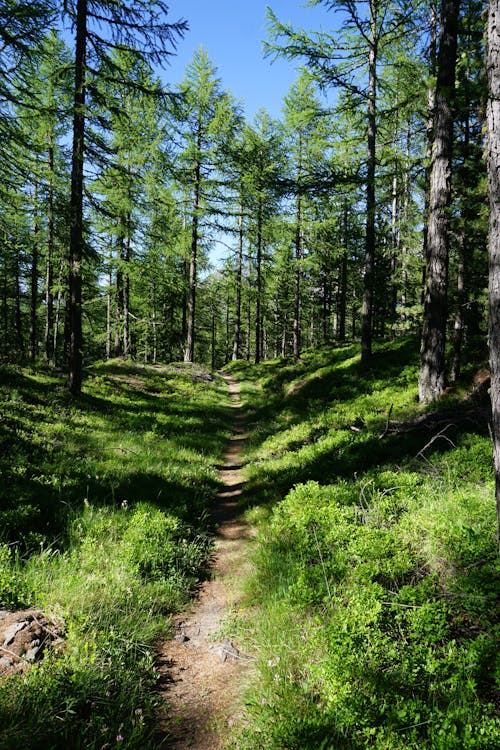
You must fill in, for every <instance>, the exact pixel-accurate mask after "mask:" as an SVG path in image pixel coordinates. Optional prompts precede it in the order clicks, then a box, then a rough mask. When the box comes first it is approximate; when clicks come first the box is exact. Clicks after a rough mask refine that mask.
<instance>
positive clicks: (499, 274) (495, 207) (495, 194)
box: [487, 0, 500, 549]
mask: <svg viewBox="0 0 500 750" xmlns="http://www.w3.org/2000/svg"><path fill="white" fill-rule="evenodd" d="M487 74H488V89H489V97H488V106H487V124H488V194H489V204H490V225H489V241H488V247H489V340H490V365H491V407H492V425H493V455H494V461H495V477H496V491H495V495H496V506H497V520H498V543H499V549H500V0H490V2H489V11H488V60H487Z"/></svg>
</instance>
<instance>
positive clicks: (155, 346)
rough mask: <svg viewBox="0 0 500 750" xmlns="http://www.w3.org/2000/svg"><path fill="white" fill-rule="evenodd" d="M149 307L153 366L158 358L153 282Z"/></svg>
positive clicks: (154, 285)
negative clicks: (151, 324) (150, 307)
mask: <svg viewBox="0 0 500 750" xmlns="http://www.w3.org/2000/svg"><path fill="white" fill-rule="evenodd" d="M151 306H152V310H151V311H152V323H153V326H152V327H153V364H154V365H155V364H156V362H157V358H158V333H157V330H156V325H157V323H156V284H155V283H154V282H153V289H152V300H151Z"/></svg>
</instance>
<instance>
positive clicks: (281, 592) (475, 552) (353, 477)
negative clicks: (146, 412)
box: [231, 341, 500, 750]
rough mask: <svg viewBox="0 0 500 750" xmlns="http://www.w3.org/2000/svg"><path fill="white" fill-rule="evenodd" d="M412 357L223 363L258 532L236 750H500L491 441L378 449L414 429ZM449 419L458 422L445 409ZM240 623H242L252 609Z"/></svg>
mask: <svg viewBox="0 0 500 750" xmlns="http://www.w3.org/2000/svg"><path fill="white" fill-rule="evenodd" d="M416 362H417V354H416V347H415V345H414V343H413V342H411V341H399V342H395V343H393V344H391V345H386V346H383V347H381V348H380V349H378V350H377V352H376V355H375V358H374V364H373V368H372V371H371V373H370V374H369V376H368V377H361V376H360V372H359V358H358V355H357V348H356V347H349V346H346V347H341V348H335V349H332V348H325V349H323V350H320V351H317V352H310V353H306V354H305V356H304V359H303V361H302V362H301V363H298V364H297V365H295V364H289V365H285V366H284V365H283V364H282V363H280V362H278V361H273V362H266V363H263V364H262V365H260V366H258V367H255V366H252V365H249V364H247V363H235V364H234V365H232V366H231V371H232V372H233V374H235V375H236V376H237V377H239V378H240V379H242V380H243V381H244V382H245V393H246V398H247V401H248V411H249V413H250V420H251V424H250V433H251V435H252V438H251V442H250V446H249V451H248V455H247V460H248V466H247V473H248V478H249V482H248V490H247V493H246V496H247V502H248V504H251V505H252V506H253V507H252V508H251V510H249V511H248V512H249V515H250V517H251V518H253V519H254V520H258V521H260V534H259V542H258V550H257V553H256V558H255V563H256V564H255V571H256V572H255V575H254V578H253V580H252V582H251V587H250V601H251V603H252V605H253V608H254V607H255V606H256V607H257V610H256V611H257V615H256V616H254V617H253V619H252V618H250V619H245V618H244V619H243V620H242V621H241V622H240V626H241V628H242V630H243V629H244V631H245V633H246V637H247V638H248V639H249V640H250V641H251V642H252V643H251V646H252V648H253V650H254V652H256V653H257V654H258V661H259V681H258V684H257V685H256V686H254V688H253V690H252V692H251V694H249V697H248V712H247V714H248V715H247V719H248V722H249V726H248V729H247V730H246V731H244V732H243V734H242V735H241V736H240V737H238V738H237V739H235V743H234V745H235V747H238V748H248V750H250V748H251V749H252V750H257V749H260V748H262V750H264V748H265V749H266V750H272V749H273V748H275V749H276V750H278V748H279V749H282V748H296V749H297V750H299V749H300V750H308V749H310V750H320V749H323V750H325V749H326V748H331V749H333V748H335V749H336V750H338V749H339V748H352V749H355V748H365V747H366V748H368V747H370V748H379V750H382V748H383V749H384V750H393V749H394V750H397V749H399V748H401V749H402V748H415V749H417V748H419V749H423V748H426V750H427V749H432V750H434V749H435V750H464V749H465V748H477V749H478V750H489V749H491V750H493V748H497V747H498V746H500V723H499V721H498V707H499V705H500V701H499V694H498V687H499V680H500V665H499V661H498V645H499V634H500V631H499V625H498V609H497V605H498V595H499V573H500V566H499V563H498V558H497V555H496V543H495V509H494V500H493V476H492V459H491V446H490V441H489V437H488V434H487V426H486V425H485V424H484V423H483V424H482V425H480V424H477V423H474V422H472V421H471V422H466V423H460V424H458V425H450V426H449V427H448V428H447V429H446V431H445V432H444V433H443V434H442V435H441V436H440V437H438V438H437V439H435V440H432V438H433V436H434V435H435V434H436V433H437V432H439V430H440V429H441V428H435V429H434V430H432V431H420V432H419V431H414V432H410V433H406V434H391V433H388V434H386V435H385V436H384V437H381V435H382V434H383V433H384V432H385V427H386V423H387V418H388V415H389V409H390V408H391V407H392V408H391V415H390V416H391V420H393V421H399V420H407V419H409V418H410V417H412V416H415V415H416V414H417V413H418V412H419V406H418V404H417V399H416V383H417V370H416ZM447 405H448V406H455V407H458V408H463V407H464V404H463V403H461V402H460V401H458V399H457V398H455V401H453V400H450V401H449V402H448V404H447ZM253 608H252V611H254V609H253Z"/></svg>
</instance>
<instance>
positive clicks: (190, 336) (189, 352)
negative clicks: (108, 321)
mask: <svg viewBox="0 0 500 750" xmlns="http://www.w3.org/2000/svg"><path fill="white" fill-rule="evenodd" d="M197 145H198V153H199V152H200V149H201V131H199V132H198V141H197ZM200 188H201V163H200V160H199V159H198V160H197V162H196V166H195V172H194V198H193V220H192V224H191V258H190V262H189V296H188V319H187V334H186V351H185V352H184V362H194V323H195V312H196V276H197V273H196V264H197V256H198V211H199V207H200Z"/></svg>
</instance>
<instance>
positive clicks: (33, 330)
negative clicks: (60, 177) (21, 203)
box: [30, 183, 40, 362]
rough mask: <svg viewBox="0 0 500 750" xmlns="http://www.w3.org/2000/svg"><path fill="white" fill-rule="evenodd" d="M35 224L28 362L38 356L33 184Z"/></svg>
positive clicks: (37, 257)
mask: <svg viewBox="0 0 500 750" xmlns="http://www.w3.org/2000/svg"><path fill="white" fill-rule="evenodd" d="M33 202H34V213H35V223H34V226H33V255H32V258H31V290H30V291H31V299H30V360H31V361H32V362H34V361H35V359H36V357H37V354H38V259H39V249H38V240H39V234H40V227H39V224H38V185H37V184H36V183H35V195H34V201H33Z"/></svg>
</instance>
